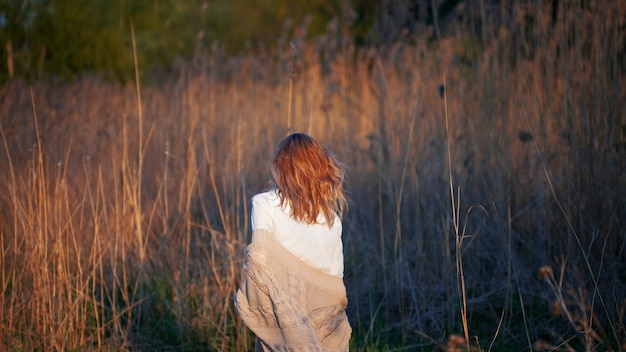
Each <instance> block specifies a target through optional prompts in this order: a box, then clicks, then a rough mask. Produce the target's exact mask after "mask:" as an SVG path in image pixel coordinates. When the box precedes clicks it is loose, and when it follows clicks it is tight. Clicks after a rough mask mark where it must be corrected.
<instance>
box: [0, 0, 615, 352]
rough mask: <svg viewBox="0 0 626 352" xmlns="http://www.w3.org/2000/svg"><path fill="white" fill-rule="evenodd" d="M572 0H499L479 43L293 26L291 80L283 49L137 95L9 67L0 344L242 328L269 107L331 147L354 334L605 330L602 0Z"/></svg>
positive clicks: (609, 212)
mask: <svg viewBox="0 0 626 352" xmlns="http://www.w3.org/2000/svg"><path fill="white" fill-rule="evenodd" d="M595 6H596V7H599V8H593V7H592V6H572V7H566V6H562V7H560V8H559V10H558V13H556V14H555V15H554V18H552V17H550V16H548V17H546V18H544V17H543V14H546V13H549V12H548V11H547V10H545V9H542V7H541V5H533V6H532V7H529V8H522V7H520V8H518V9H515V11H514V12H513V13H514V14H516V16H515V18H514V20H513V21H511V24H510V25H509V26H501V27H500V28H499V29H498V32H497V36H496V37H494V38H493V39H492V40H489V41H487V42H484V43H483V44H475V43H476V42H475V38H471V37H468V36H466V35H464V34H463V31H461V30H459V31H457V32H456V33H454V32H453V34H451V35H449V36H446V37H444V38H442V39H441V40H438V41H434V42H432V41H430V40H429V39H428V38H410V40H407V42H403V43H397V44H395V45H394V46H392V47H389V48H386V49H385V50H380V51H375V50H371V51H358V50H355V49H354V48H353V47H352V46H351V45H350V43H349V41H346V40H345V38H337V37H336V36H334V37H328V38H326V41H325V42H324V43H323V45H322V44H319V45H314V44H313V43H310V44H306V43H305V42H301V43H299V47H298V53H297V57H296V58H295V59H296V60H295V61H294V63H293V64H294V65H295V67H296V73H297V77H295V79H294V80H293V82H292V83H293V85H290V84H289V81H290V76H291V72H290V70H289V65H288V63H289V62H290V60H291V57H290V56H289V55H290V54H289V50H288V48H284V49H285V53H284V55H279V56H277V57H272V58H270V57H248V58H242V59H240V60H239V61H221V60H217V59H215V58H213V59H206V60H204V59H202V60H201V59H198V60H197V62H195V63H190V64H186V65H181V67H179V69H178V70H177V72H176V74H173V75H172V76H171V77H169V78H167V79H163V80H162V84H159V85H156V84H155V85H151V86H147V87H145V86H144V87H142V92H141V95H142V96H141V99H138V96H137V91H136V90H135V87H134V86H133V85H128V86H118V85H115V84H111V83H106V82H102V81H99V80H98V79H96V78H94V77H85V78H83V79H81V80H79V81H77V82H74V83H54V82H53V83H51V82H50V81H47V82H43V81H41V82H36V83H34V84H33V85H32V87H28V86H27V85H25V84H22V83H20V82H19V81H11V82H9V84H7V85H6V86H4V87H3V88H2V91H1V92H0V116H1V118H2V120H1V122H0V127H1V130H0V132H2V139H1V140H2V144H3V145H2V148H0V150H2V153H0V173H1V175H2V176H1V177H2V178H1V180H2V181H1V182H0V247H1V249H2V251H0V292H1V294H0V319H1V320H0V325H1V326H2V329H0V345H2V346H11V347H12V348H14V349H16V350H22V349H24V350H31V349H38V350H67V349H84V350H92V349H98V350H101V349H107V348H109V349H129V350H134V349H141V350H150V349H165V348H168V347H173V348H177V349H186V348H188V349H198V348H202V347H204V348H206V349H214V350H236V351H240V350H246V349H247V348H249V347H250V346H251V345H252V339H251V335H250V334H249V333H248V332H246V329H245V328H244V327H243V326H242V324H241V322H240V320H239V319H238V317H237V314H236V312H235V311H234V308H233V304H232V298H233V294H234V292H235V290H236V288H237V285H238V281H239V278H240V270H241V265H242V262H241V260H242V258H243V252H244V249H245V245H246V243H247V242H248V241H249V230H248V227H249V224H248V216H249V213H248V200H249V199H250V197H251V196H252V195H253V194H254V193H256V192H258V191H260V190H261V189H262V187H263V186H264V185H265V183H266V182H267V180H268V178H269V160H270V157H271V154H272V151H273V148H274V147H275V145H276V143H277V142H278V141H279V140H280V139H281V138H282V137H283V136H284V135H285V133H287V126H288V125H290V126H292V130H294V131H295V130H298V131H305V132H308V133H310V134H312V135H313V136H315V137H316V138H317V139H319V140H320V141H322V142H323V143H324V144H327V145H329V147H330V148H331V149H332V150H334V151H335V152H336V153H337V155H338V156H339V158H340V160H342V161H343V162H344V163H346V164H347V165H348V167H349V175H348V178H349V180H348V185H347V189H348V191H349V192H350V197H351V203H350V207H349V210H348V213H347V214H346V217H345V219H344V251H345V256H346V273H345V278H346V284H347V287H348V294H349V299H350V306H349V316H350V319H351V322H352V325H353V327H354V331H355V334H354V341H353V346H354V347H355V349H358V348H361V347H363V348H367V347H371V346H378V347H382V346H391V347H390V348H394V347H400V346H407V347H410V348H411V349H420V348H422V349H425V350H432V349H433V348H434V347H435V346H439V347H438V348H442V349H445V348H453V349H454V350H463V349H465V350H468V349H471V350H474V349H479V348H480V349H500V350H522V349H531V348H533V346H534V348H540V347H541V348H557V347H558V348H574V349H583V348H584V349H586V350H594V349H595V348H600V349H612V350H623V343H624V340H625V338H626V330H625V329H624V319H626V316H625V315H624V312H625V308H624V307H625V306H626V276H625V274H624V273H626V266H625V263H626V240H625V239H626V232H625V230H624V226H625V224H624V221H625V219H626V195H625V193H624V189H626V113H625V111H626V110H625V108H624V106H625V105H624V102H625V101H626V79H625V77H626V75H625V74H624V69H626V63H625V61H624V60H625V59H624V57H625V56H624V55H625V52H624V45H619V44H618V43H625V42H626V40H625V37H624V35H625V32H624V30H625V23H626V9H625V6H624V5H623V4H621V2H601V3H597V4H596V5H595ZM533 11H534V12H533ZM546 16H547V15H546ZM530 19H532V21H530ZM531 22H532V24H531ZM590 28H591V29H590ZM476 46H478V47H476ZM444 87H445V88H444ZM288 97H292V98H291V100H289V99H288ZM138 103H141V109H138V108H137V104H138ZM288 109H292V110H291V111H288ZM288 118H289V119H290V121H289V122H288V121H287V120H288ZM448 148H449V149H448ZM448 156H449V157H450V159H448ZM448 160H450V162H449V161H448ZM451 201H452V202H451ZM451 204H452V207H451ZM544 265H547V266H544ZM552 267H560V268H561V272H560V275H555V274H554V272H553V271H552ZM540 269H541V270H540ZM537 273H539V274H540V275H537ZM461 274H462V275H461ZM546 282H547V283H548V285H547V286H546ZM555 301H556V302H557V303H558V305H557V306H555V307H553V305H552V304H553V302H555ZM551 310H552V311H551ZM555 312H558V314H557V313H555ZM581 322H584V323H581ZM460 335H465V336H464V337H461V336H460ZM581 336H582V338H581ZM446 341H448V342H446ZM441 346H447V347H441ZM450 346H453V347H450ZM542 346H543V347H542ZM545 346H550V347H545ZM572 346H573V347H572ZM374 348H376V347H374Z"/></svg>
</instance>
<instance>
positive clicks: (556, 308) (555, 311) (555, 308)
mask: <svg viewBox="0 0 626 352" xmlns="http://www.w3.org/2000/svg"><path fill="white" fill-rule="evenodd" d="M562 309H563V307H562V305H561V300H556V301H554V304H553V305H552V315H554V316H555V317H558V316H559V315H561V310H562Z"/></svg>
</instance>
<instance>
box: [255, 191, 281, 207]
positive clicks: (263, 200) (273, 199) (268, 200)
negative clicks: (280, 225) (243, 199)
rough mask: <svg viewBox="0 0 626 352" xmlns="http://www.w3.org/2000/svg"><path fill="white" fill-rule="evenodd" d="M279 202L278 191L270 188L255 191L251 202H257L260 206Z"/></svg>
mask: <svg viewBox="0 0 626 352" xmlns="http://www.w3.org/2000/svg"><path fill="white" fill-rule="evenodd" d="M278 203H280V199H279V197H278V192H276V190H275V189H271V190H269V191H266V192H262V193H257V194H255V195H254V196H253V197H252V204H258V205H262V206H274V205H276V204H278Z"/></svg>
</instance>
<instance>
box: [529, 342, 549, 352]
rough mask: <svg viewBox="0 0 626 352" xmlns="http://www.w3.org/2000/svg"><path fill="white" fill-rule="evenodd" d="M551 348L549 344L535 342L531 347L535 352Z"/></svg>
mask: <svg viewBox="0 0 626 352" xmlns="http://www.w3.org/2000/svg"><path fill="white" fill-rule="evenodd" d="M551 347H552V346H550V344H549V343H547V342H545V341H541V340H539V341H537V342H535V345H534V346H533V348H534V350H535V351H544V350H547V349H549V348H551Z"/></svg>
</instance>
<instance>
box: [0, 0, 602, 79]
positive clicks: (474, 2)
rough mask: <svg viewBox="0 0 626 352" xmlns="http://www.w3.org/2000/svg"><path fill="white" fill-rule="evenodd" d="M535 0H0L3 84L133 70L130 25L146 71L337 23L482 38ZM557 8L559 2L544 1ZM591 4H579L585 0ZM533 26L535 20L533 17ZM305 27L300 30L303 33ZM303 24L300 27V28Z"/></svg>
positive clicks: (361, 33) (378, 31) (372, 35)
mask: <svg viewBox="0 0 626 352" xmlns="http://www.w3.org/2000/svg"><path fill="white" fill-rule="evenodd" d="M533 3H535V1H533V0H513V1H508V0H306V1H291V0H90V1H84V0H0V56H1V57H2V61H3V62H1V63H0V83H1V82H5V81H6V80H7V79H10V78H11V77H20V78H22V79H29V80H32V79H36V78H39V77H42V76H43V75H54V76H60V77H67V78H72V77H75V76H76V75H80V74H84V73H94V72H96V73H99V74H101V75H105V76H107V77H109V78H114V79H118V80H126V79H129V78H132V77H133V51H132V50H133V48H132V45H131V42H132V41H131V27H132V28H133V29H134V33H135V39H136V45H137V47H136V48H137V54H138V58H139V63H140V65H141V67H142V68H143V69H144V70H153V69H157V70H167V69H168V68H170V67H171V66H172V64H173V63H174V62H175V61H176V60H177V59H182V60H185V61H187V60H190V59H191V58H193V57H194V55H198V54H208V55H211V53H212V52H214V51H216V50H219V51H220V52H223V53H225V54H226V55H234V54H241V53H244V54H248V53H250V52H253V53H254V52H258V51H265V50H273V49H275V48H276V46H277V45H278V43H279V42H280V41H281V40H282V41H283V42H284V40H285V39H289V38H286V37H290V36H294V35H299V36H300V37H302V36H304V37H305V38H307V37H308V38H310V37H314V36H316V35H320V34H323V33H326V32H327V30H328V28H329V25H330V24H334V26H335V27H334V28H335V29H334V30H337V27H339V29H340V30H341V33H342V35H347V36H349V38H350V39H351V40H352V41H353V43H354V44H355V45H356V46H384V45H385V44H389V43H393V42H395V41H398V40H410V39H411V38H414V37H416V36H420V37H422V36H424V35H426V36H429V38H431V39H432V40H437V39H439V38H440V37H442V36H445V35H446V33H447V30H448V29H449V28H452V27H453V28H457V29H458V28H462V30H463V31H465V32H466V33H468V35H469V36H472V37H473V38H475V39H476V41H477V42H479V43H480V42H484V41H486V40H489V39H490V38H492V37H494V36H495V33H496V32H497V28H498V27H499V26H506V24H507V22H510V21H511V18H512V17H513V16H514V14H513V12H514V9H515V8H516V7H518V5H524V4H533ZM548 3H549V4H551V7H552V8H553V11H556V8H557V7H558V5H559V4H560V2H559V1H558V0H552V1H549V2H548ZM585 3H593V1H591V2H581V4H585ZM529 23H530V25H532V19H529ZM303 30H304V31H305V32H306V33H304V34H303V33H301V32H302V31H303ZM298 31H300V33H297V32H298Z"/></svg>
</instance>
